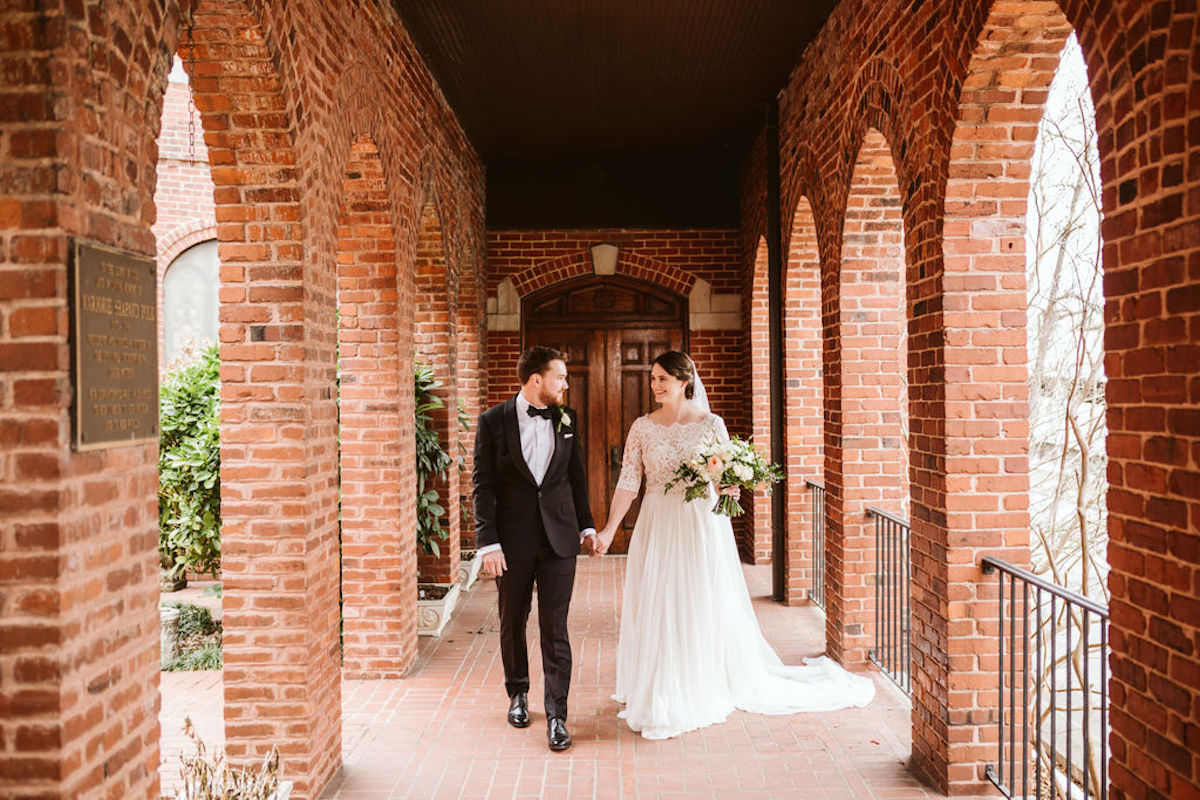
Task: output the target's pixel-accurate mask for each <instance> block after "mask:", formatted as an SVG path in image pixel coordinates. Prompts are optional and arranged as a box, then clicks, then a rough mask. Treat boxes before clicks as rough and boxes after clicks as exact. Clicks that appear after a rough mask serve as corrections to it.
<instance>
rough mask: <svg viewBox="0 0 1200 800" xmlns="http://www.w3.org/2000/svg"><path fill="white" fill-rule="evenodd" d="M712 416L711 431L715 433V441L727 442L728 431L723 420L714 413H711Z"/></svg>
mask: <svg viewBox="0 0 1200 800" xmlns="http://www.w3.org/2000/svg"><path fill="white" fill-rule="evenodd" d="M712 418H713V433H714V434H715V435H716V437H717V441H718V442H728V441H729V431H728V430H726V429H725V420H723V419H721V418H720V417H719V416H717V415H716V414H713V415H712Z"/></svg>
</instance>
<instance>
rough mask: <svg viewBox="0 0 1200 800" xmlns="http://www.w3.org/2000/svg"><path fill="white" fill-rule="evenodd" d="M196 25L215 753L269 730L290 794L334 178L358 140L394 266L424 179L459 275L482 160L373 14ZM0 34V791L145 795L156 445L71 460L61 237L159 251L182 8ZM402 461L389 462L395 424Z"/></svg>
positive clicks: (323, 546)
mask: <svg viewBox="0 0 1200 800" xmlns="http://www.w3.org/2000/svg"><path fill="white" fill-rule="evenodd" d="M195 19H196V31H195V40H196V43H197V51H196V58H195V63H194V65H193V68H192V73H193V75H194V76H195V80H194V85H195V88H196V103H197V106H198V107H199V109H200V112H201V115H202V118H203V126H204V143H205V146H206V148H207V152H208V155H209V158H210V160H211V162H212V164H213V170H212V173H211V175H212V179H213V183H214V184H215V187H216V190H215V195H212V200H213V203H214V213H215V216H216V220H217V224H218V231H217V234H218V237H219V239H220V241H221V248H220V253H221V261H222V267H221V279H222V290H221V299H222V308H221V325H222V327H221V340H222V353H221V355H222V362H223V366H222V382H223V385H222V418H223V424H224V429H223V431H222V435H223V442H222V468H223V473H222V488H223V506H224V548H225V553H224V560H223V567H224V572H223V577H224V581H225V615H224V619H225V631H226V636H225V665H226V666H225V671H224V678H225V700H226V704H225V718H226V742H227V747H228V750H229V752H230V754H231V756H232V757H233V758H234V759H236V760H242V759H244V758H249V757H254V756H257V755H259V754H261V753H263V752H265V750H266V749H268V748H269V747H270V746H271V745H278V746H279V747H280V749H281V751H282V753H283V773H284V776H285V777H287V778H289V779H293V780H295V781H296V792H295V793H294V794H293V796H294V797H300V798H311V797H315V796H316V795H317V794H318V793H319V792H320V789H321V787H322V786H323V785H324V784H325V783H326V781H327V780H328V778H329V776H330V775H331V774H332V773H333V771H334V769H336V767H337V765H338V763H339V760H340V755H341V754H340V750H341V743H340V735H341V721H340V693H339V683H340V678H341V669H340V659H339V650H338V635H337V634H338V560H337V559H338V555H337V552H338V548H337V452H336V444H335V443H336V438H335V435H336V421H337V420H336V410H335V395H334V360H335V355H336V350H337V340H336V323H335V318H334V309H335V301H334V297H335V294H336V285H335V278H336V269H335V253H336V250H337V244H336V243H337V235H336V232H337V228H336V225H337V219H338V208H339V204H340V201H341V199H342V192H343V179H344V177H345V165H346V163H347V160H348V158H349V153H350V147H351V144H352V142H353V141H354V140H355V137H356V136H357V135H358V134H360V133H369V134H371V135H372V137H373V140H374V141H375V142H376V144H377V145H378V148H379V151H380V154H381V160H382V163H383V165H384V177H385V183H386V187H387V194H388V197H389V201H390V203H389V204H390V207H391V209H392V218H391V220H390V224H391V225H392V226H393V228H394V229H395V231H396V240H397V253H398V254H399V258H398V266H399V268H400V271H401V275H404V274H408V273H411V269H412V263H413V258H414V245H415V240H416V236H415V233H416V223H417V214H416V211H417V210H418V209H420V208H421V206H422V205H423V203H424V198H423V197H422V196H419V194H420V193H421V192H424V191H436V192H437V193H438V195H439V202H440V203H441V205H442V210H443V211H444V212H445V213H446V214H447V215H448V218H450V219H452V220H454V222H453V225H451V226H448V227H449V229H448V230H446V231H445V232H444V234H445V239H446V241H447V243H448V250H449V251H451V252H453V253H454V254H455V259H456V261H455V263H458V262H457V258H458V257H459V256H458V254H460V253H461V252H463V251H464V250H465V249H466V248H467V247H468V245H470V244H471V243H472V242H474V243H475V249H476V251H478V243H479V242H482V241H483V233H482V231H483V215H482V207H483V202H482V186H483V179H482V168H481V165H480V163H479V161H478V160H477V159H476V157H475V156H474V154H473V152H472V150H471V148H470V146H469V144H468V143H467V141H466V138H465V137H464V135H463V133H462V131H461V129H460V128H459V127H458V124H457V121H456V120H455V118H454V116H453V114H452V113H451V112H450V111H449V110H448V108H447V106H446V104H445V102H444V100H443V99H442V97H441V95H440V92H439V91H438V89H437V87H436V86H435V85H434V83H433V81H432V79H431V77H430V76H429V73H428V72H427V70H426V69H425V67H424V65H423V63H422V62H421V60H420V58H419V56H418V55H417V53H416V50H415V48H414V47H413V46H412V43H411V41H410V40H409V39H408V38H407V35H406V33H405V32H404V30H403V27H402V25H401V24H400V23H399V20H398V17H397V16H396V14H395V12H394V11H392V9H391V7H390V6H387V5H386V4H384V5H368V6H363V7H360V8H356V9H355V10H354V12H353V13H351V14H348V13H346V12H345V10H344V9H343V8H342V7H341V6H334V5H332V4H323V3H318V2H315V1H314V2H298V3H291V4H287V5H280V4H267V3H261V2H251V3H248V4H246V3H242V2H236V1H235V0H220V1H217V0H204V1H203V2H200V3H198V4H197V7H196V14H195ZM0 28H2V29H3V30H5V31H6V34H5V36H6V42H7V43H8V44H7V45H6V47H5V51H6V58H8V59H9V63H11V64H13V65H14V71H12V72H11V73H10V79H9V80H8V81H6V83H5V87H4V89H3V93H4V97H3V102H0V107H3V108H5V109H7V111H6V112H5V113H3V114H0V173H2V174H3V179H2V181H0V183H2V184H3V186H4V187H5V188H4V196H3V198H2V199H0V507H2V508H3V509H4V511H3V514H2V515H0V609H3V632H2V634H0V676H2V678H3V680H2V682H0V709H3V710H2V711H0V714H2V715H3V723H2V724H3V730H4V731H5V733H4V735H3V736H2V737H0V794H4V795H6V796H8V795H14V796H20V795H22V794H24V795H29V796H33V795H34V794H36V795H38V796H47V795H53V796H59V795H61V796H69V797H90V796H101V795H103V796H109V797H146V798H151V797H157V777H156V776H157V765H158V747H157V741H158V731H157V724H158V723H157V710H158V694H157V682H158V663H157V645H156V642H157V634H158V631H157V628H158V623H157V614H156V609H155V606H156V599H157V596H158V592H157V577H158V576H157V572H158V570H157V554H156V552H155V550H156V541H157V514H156V501H155V462H156V456H157V453H156V448H155V447H154V446H152V445H151V446H144V447H123V448H114V449H111V450H105V451H101V452H98V453H87V454H77V453H74V452H72V451H71V449H70V447H69V444H68V440H67V436H68V433H69V424H68V419H67V411H68V404H69V400H70V395H71V387H70V373H69V369H68V361H67V330H66V325H67V314H66V302H67V298H66V280H65V270H66V264H67V258H68V254H67V239H66V237H67V236H80V237H84V238H88V239H94V240H98V241H100V242H103V243H106V244H109V245H114V246H119V247H123V248H127V249H131V250H134V251H136V252H139V253H143V254H145V255H147V256H149V257H153V256H154V253H155V235H154V234H155V229H154V227H153V226H154V224H155V222H156V208H155V205H154V203H153V202H152V197H153V192H154V189H155V186H156V183H157V178H158V173H157V164H158V155H159V153H158V151H157V147H156V138H157V136H158V133H159V126H160V121H161V116H162V109H163V96H164V92H165V90H166V88H167V81H166V75H167V72H168V71H169V69H170V66H171V65H170V60H171V58H172V54H173V52H174V50H175V47H176V44H177V42H178V41H179V38H180V18H179V14H178V11H177V10H176V9H175V7H174V6H173V5H168V6H167V8H166V13H165V14H164V10H163V7H162V5H161V4H157V3H149V2H141V1H140V0H134V2H129V3H120V4H111V3H105V4H101V3H99V2H85V3H81V4H77V5H71V6H67V7H63V8H62V9H59V10H54V9H49V10H43V11H42V12H39V13H38V14H36V15H35V14H29V13H27V12H25V11H23V10H15V9H10V10H5V11H3V12H0ZM34 48H37V49H36V50H35V49H34ZM96 53H103V54H104V57H102V58H97V57H96ZM387 64H391V65H392V68H391V70H388V71H386V72H380V70H382V69H384V67H383V66H382V65H387ZM63 75H70V79H69V80H63V79H62V76H63ZM164 149H165V145H164ZM169 173H170V170H165V171H164V180H166V179H168V178H171V177H172V176H171V175H170V174H169ZM414 175H421V176H422V178H423V183H422V185H421V186H420V187H417V186H416V185H415V184H414V182H413V181H412V179H411V176H414ZM168 214H169V209H166V208H164V214H163V217H162V219H161V220H159V222H162V223H164V224H165V221H166V220H167V219H168ZM405 285H406V284H405V283H404V282H403V280H402V281H401V289H402V290H403V289H404V287H405ZM408 285H409V286H411V284H408ZM408 298H411V290H409V294H408ZM401 413H403V412H401ZM400 450H401V452H399V453H398V456H397V459H398V463H401V464H403V463H411V461H412V450H411V438H409V439H407V440H404V441H402V443H401V446H400ZM410 577H412V576H410ZM18 718H19V720H20V722H19V724H17V723H15V722H14V721H15V720H16V719H18ZM17 787H20V794H18V792H17Z"/></svg>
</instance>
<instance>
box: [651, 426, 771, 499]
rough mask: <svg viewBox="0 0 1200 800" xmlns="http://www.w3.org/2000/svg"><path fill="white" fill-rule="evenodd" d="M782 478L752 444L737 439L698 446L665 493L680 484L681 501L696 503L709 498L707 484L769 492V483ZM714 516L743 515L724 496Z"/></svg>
mask: <svg viewBox="0 0 1200 800" xmlns="http://www.w3.org/2000/svg"><path fill="white" fill-rule="evenodd" d="M782 477H783V472H782V470H780V469H779V467H778V466H776V465H775V464H769V463H767V460H766V459H765V458H763V456H762V453H760V452H758V450H757V449H755V447H754V445H753V443H751V442H750V441H748V440H746V439H741V438H739V437H737V436H734V437H731V438H730V439H729V441H727V442H717V441H711V442H708V443H707V444H704V445H702V446H701V447H700V449H699V450H698V451H696V454H695V455H694V456H692V457H691V458H690V459H688V460H687V461H684V462H683V463H682V464H680V465H679V466H678V467H676V468H675V474H674V475H673V476H672V477H671V480H670V482H668V483H667V485H666V490H667V491H670V490H671V487H673V486H676V485H678V484H683V486H684V487H685V488H684V499H685V500H689V501H691V500H696V499H699V498H701V497H707V496H708V487H709V484H716V485H717V487H718V488H724V487H726V486H738V487H740V488H742V489H746V490H747V491H751V492H752V491H754V490H756V489H764V488H765V489H766V490H767V492H768V493H770V490H771V484H773V483H775V482H776V481H778V480H779V479H781V478H782ZM713 513H714V514H724V515H725V516H727V517H737V516H740V515H742V514H743V513H745V509H744V508H742V505H741V503H739V502H738V501H737V499H736V498H734V497H731V496H729V495H727V494H723V495H720V496H719V497H718V498H717V505H716V507H715V508H713Z"/></svg>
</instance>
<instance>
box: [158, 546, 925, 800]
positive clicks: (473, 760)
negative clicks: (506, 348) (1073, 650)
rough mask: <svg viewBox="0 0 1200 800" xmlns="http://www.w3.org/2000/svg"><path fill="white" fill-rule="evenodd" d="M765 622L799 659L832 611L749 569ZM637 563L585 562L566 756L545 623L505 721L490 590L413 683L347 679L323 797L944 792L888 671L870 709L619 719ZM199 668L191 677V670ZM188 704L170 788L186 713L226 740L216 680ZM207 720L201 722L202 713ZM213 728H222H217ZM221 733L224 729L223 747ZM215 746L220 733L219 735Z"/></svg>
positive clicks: (859, 798)
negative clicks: (924, 779) (913, 755)
mask: <svg viewBox="0 0 1200 800" xmlns="http://www.w3.org/2000/svg"><path fill="white" fill-rule="evenodd" d="M744 569H745V571H746V577H747V580H748V581H749V583H750V592H751V594H752V595H753V597H754V598H755V607H756V611H757V612H758V615H759V620H760V621H761V623H762V625H763V629H764V631H765V633H766V634H767V637H768V638H769V639H770V640H771V642H772V644H774V645H775V647H776V648H777V649H778V650H779V653H780V655H781V656H782V657H783V658H784V660H785V661H787V662H789V663H796V662H799V661H800V660H801V659H802V658H804V657H805V656H812V655H818V654H820V653H821V652H822V651H823V649H824V620H823V619H822V617H821V614H820V612H819V611H818V610H817V609H815V608H813V607H791V608H789V607H786V606H782V605H779V604H777V603H772V602H771V601H770V599H769V596H770V591H771V576H770V568H769V567H768V566H758V567H753V566H746V567H745V568H744ZM624 570H625V559H624V558H623V557H608V558H605V559H603V560H600V561H597V560H591V559H585V560H581V561H580V571H579V577H578V581H577V583H576V586H575V591H576V595H575V599H574V601H573V602H572V605H571V630H572V644H573V647H574V650H575V677H574V680H573V685H572V690H571V720H570V723H571V733H572V735H573V736H574V739H575V746H574V748H572V749H571V750H570V751H568V752H567V753H563V754H555V753H550V752H549V751H548V750H547V749H546V742H545V731H544V728H543V723H544V718H543V717H542V716H541V713H540V712H541V709H540V705H541V703H540V699H539V698H540V694H541V687H540V681H541V667H540V664H539V663H538V662H539V661H540V659H538V658H537V649H536V645H535V644H534V643H536V638H535V633H536V625H537V621H536V614H537V610H536V607H535V609H534V615H535V618H534V619H531V620H530V641H531V645H533V646H532V647H531V653H532V654H533V657H534V663H533V664H532V666H531V674H532V676H533V680H534V686H533V689H532V691H531V692H530V697H531V699H532V700H533V701H534V702H533V706H534V708H533V710H534V712H535V719H534V724H533V725H531V726H530V727H529V728H527V729H525V730H523V731H518V730H514V729H512V728H510V727H509V726H508V725H507V723H506V722H505V720H504V708H505V706H504V697H503V691H502V689H501V688H500V687H501V684H502V682H503V677H502V671H501V666H500V653H499V637H498V633H497V630H498V620H497V616H496V605H495V591H494V590H493V588H492V587H491V586H490V585H489V584H487V583H477V584H476V585H475V588H473V589H472V590H471V591H470V592H469V593H468V594H466V595H465V597H464V600H463V601H462V602H463V605H462V606H461V607H460V609H459V611H458V612H457V613H456V614H455V617H454V620H453V621H452V622H451V625H450V627H448V628H447V629H446V632H445V633H444V634H443V635H442V636H441V637H440V638H432V639H430V638H426V639H422V640H421V645H420V651H419V655H418V659H417V662H416V664H415V666H414V667H413V669H412V672H411V674H410V675H409V676H408V677H407V678H405V679H402V680H383V681H379V680H372V681H363V680H347V681H345V682H344V683H343V687H342V691H343V706H342V713H343V723H342V725H343V727H342V743H343V751H342V755H343V767H342V771H341V773H340V774H339V775H338V776H337V777H335V778H334V780H333V781H332V782H331V783H330V785H329V787H328V788H327V789H326V790H325V793H324V794H323V795H322V797H324V798H330V799H333V798H336V799H337V800H385V798H414V800H415V799H416V798H421V800H433V799H435V798H436V799H437V800H441V799H442V798H446V799H447V800H449V799H451V798H463V799H464V800H466V799H467V798H471V800H474V799H475V798H535V797H539V798H540V797H559V798H572V800H575V799H576V798H588V797H596V798H617V797H623V798H645V799H646V800H651V799H657V798H664V799H665V798H678V799H679V800H683V798H714V799H715V798H721V800H727V799H728V798H743V797H745V798H763V799H764V800H766V798H804V799H805V800H808V799H809V798H812V800H825V799H826V798H828V799H829V800H833V798H846V799H847V800H851V798H853V799H854V800H867V799H868V798H887V799H888V800H909V799H910V798H911V799H913V800H915V799H916V798H925V797H934V796H937V795H935V794H932V793H927V792H926V791H925V789H923V788H922V786H921V785H920V784H919V783H918V782H917V780H916V778H915V777H913V775H912V773H911V772H910V771H909V770H908V769H907V768H906V766H905V762H906V760H907V757H908V753H909V749H910V742H909V728H910V724H909V704H908V701H907V700H906V699H905V698H904V697H903V696H902V695H901V694H900V693H899V692H897V691H896V690H895V689H894V688H892V687H891V685H890V684H889V683H888V681H887V680H886V679H885V678H883V677H881V676H879V675H878V673H876V683H877V685H878V692H877V694H876V697H875V700H874V702H873V703H872V704H871V705H870V706H868V707H867V708H864V709H851V710H847V711H840V712H836V713H830V714H797V715H792V716H786V717H762V716H757V715H752V714H744V713H741V712H736V713H735V714H734V715H733V717H732V718H731V719H730V720H729V721H728V722H727V723H725V724H724V725H718V726H714V727H711V728H707V729H705V730H702V731H697V732H694V733H690V734H687V735H685V736H682V737H680V738H677V739H670V740H666V741H660V742H651V741H646V740H643V739H642V738H641V737H639V736H636V735H634V734H633V733H632V732H630V731H629V729H628V728H626V727H625V725H624V723H623V722H621V721H620V720H618V719H617V718H616V712H617V705H616V703H614V702H613V701H612V700H610V699H609V694H610V692H611V691H612V686H613V682H614V680H615V670H616V666H615V658H616V642H617V624H618V614H619V605H618V604H619V599H620V585H621V581H622V579H623V576H624ZM193 675H194V673H193ZM174 681H188V682H189V684H188V685H189V697H188V703H187V705H186V706H164V709H163V715H162V727H163V756H164V759H165V760H166V763H164V770H163V779H164V780H163V786H164V789H165V788H167V787H169V786H170V785H171V784H172V783H173V778H174V774H175V763H177V762H175V761H174V758H175V754H176V753H177V749H176V748H175V747H173V746H171V743H173V742H174V741H175V740H176V739H177V737H176V736H175V735H174V734H175V732H176V731H178V730H179V728H180V726H181V725H182V719H183V715H184V714H192V715H193V719H194V720H195V721H196V723H197V726H198V727H199V728H200V729H201V732H202V733H203V734H206V736H207V735H213V736H214V737H215V736H219V731H220V728H221V726H220V722H219V720H218V719H217V718H215V717H211V718H206V717H205V716H204V714H205V713H206V710H207V713H208V714H209V715H210V716H211V715H214V714H219V713H220V712H219V709H220V707H221V702H220V691H221V685H220V680H219V678H218V679H216V680H211V681H208V682H206V683H202V684H196V683H194V678H192V677H188V673H164V674H163V693H164V696H168V697H171V696H179V693H177V692H175V691H173V690H172V686H171V684H172V682H174ZM198 714H199V715H200V716H197V715H198ZM208 731H213V732H215V733H214V734H208V733H207V732H208ZM215 740H216V739H215V738H214V739H213V741H215ZM209 743H210V744H211V743H212V742H209Z"/></svg>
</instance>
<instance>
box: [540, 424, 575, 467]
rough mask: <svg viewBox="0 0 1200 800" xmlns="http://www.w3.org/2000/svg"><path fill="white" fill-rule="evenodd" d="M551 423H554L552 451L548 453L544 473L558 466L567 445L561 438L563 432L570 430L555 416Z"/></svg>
mask: <svg viewBox="0 0 1200 800" xmlns="http://www.w3.org/2000/svg"><path fill="white" fill-rule="evenodd" d="M560 413H562V414H566V413H567V412H565V411H562V412H560ZM553 424H554V452H553V453H551V454H550V463H549V464H547V465H546V474H547V475H549V474H550V473H551V472H553V471H554V470H555V469H557V468H558V467H559V466H560V464H561V462H562V459H563V457H564V456H565V455H566V454H567V447H566V444H567V443H566V441H564V439H563V434H564V433H566V432H568V431H569V430H570V429H569V428H567V427H565V426H563V425H560V424H559V421H558V419H557V418H556V419H554V420H553Z"/></svg>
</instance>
